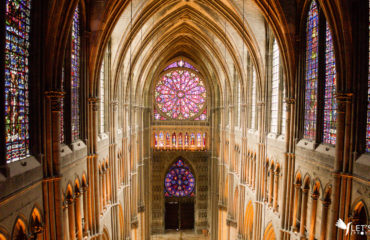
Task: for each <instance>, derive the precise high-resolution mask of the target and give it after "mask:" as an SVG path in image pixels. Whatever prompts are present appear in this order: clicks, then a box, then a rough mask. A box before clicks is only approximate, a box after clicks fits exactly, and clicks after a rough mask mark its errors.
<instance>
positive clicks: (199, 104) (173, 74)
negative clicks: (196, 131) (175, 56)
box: [154, 59, 207, 121]
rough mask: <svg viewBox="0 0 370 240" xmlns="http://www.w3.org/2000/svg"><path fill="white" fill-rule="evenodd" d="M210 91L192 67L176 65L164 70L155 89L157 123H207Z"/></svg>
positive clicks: (183, 63) (180, 63)
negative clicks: (207, 101) (178, 121)
mask: <svg viewBox="0 0 370 240" xmlns="http://www.w3.org/2000/svg"><path fill="white" fill-rule="evenodd" d="M206 100H207V91H206V88H205V85H204V82H203V80H202V79H201V77H200V76H199V74H198V70H197V69H195V68H194V67H193V66H192V65H191V64H190V63H188V62H186V61H184V60H182V59H181V60H179V61H175V62H173V63H172V64H170V65H169V66H167V67H166V68H165V70H164V73H163V74H162V75H161V77H160V79H159V81H158V82H157V83H156V86H155V89H154V102H155V107H154V119H155V120H170V119H172V120H188V119H189V120H202V121H203V120H206V119H207V109H206Z"/></svg>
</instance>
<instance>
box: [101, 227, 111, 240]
mask: <svg viewBox="0 0 370 240" xmlns="http://www.w3.org/2000/svg"><path fill="white" fill-rule="evenodd" d="M102 240H110V237H109V232H108V230H107V228H106V227H104V229H103V236H102Z"/></svg>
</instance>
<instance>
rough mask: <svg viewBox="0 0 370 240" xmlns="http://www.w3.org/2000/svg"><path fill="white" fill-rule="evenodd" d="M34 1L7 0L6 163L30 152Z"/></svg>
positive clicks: (21, 157)
mask: <svg viewBox="0 0 370 240" xmlns="http://www.w3.org/2000/svg"><path fill="white" fill-rule="evenodd" d="M30 15H31V0H24V1H14V0H7V1H6V10H5V88H4V89H5V145H6V162H8V163H9V162H13V161H17V160H20V159H23V158H26V157H28V156H29V155H30V152H29V88H28V86H29V63H28V60H29V47H30V39H29V38H30V36H29V34H30V21H31V19H30Z"/></svg>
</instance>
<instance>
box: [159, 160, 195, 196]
mask: <svg viewBox="0 0 370 240" xmlns="http://www.w3.org/2000/svg"><path fill="white" fill-rule="evenodd" d="M164 186H165V196H166V197H193V196H194V192H195V178H194V175H193V174H192V172H191V171H190V169H189V167H188V166H187V165H186V164H185V163H184V161H183V160H181V159H179V160H177V161H176V162H175V163H174V164H173V165H172V166H171V167H170V169H169V171H168V173H167V174H166V177H165V180H164Z"/></svg>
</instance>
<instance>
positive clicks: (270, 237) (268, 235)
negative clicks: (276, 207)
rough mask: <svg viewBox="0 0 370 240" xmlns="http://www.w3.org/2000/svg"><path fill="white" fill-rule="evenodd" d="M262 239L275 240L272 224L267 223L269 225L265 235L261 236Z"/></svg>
mask: <svg viewBox="0 0 370 240" xmlns="http://www.w3.org/2000/svg"><path fill="white" fill-rule="evenodd" d="M263 239H264V240H275V239H276V235H275V230H274V227H273V226H272V223H269V225H267V227H266V230H265V233H264V234H263Z"/></svg>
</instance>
